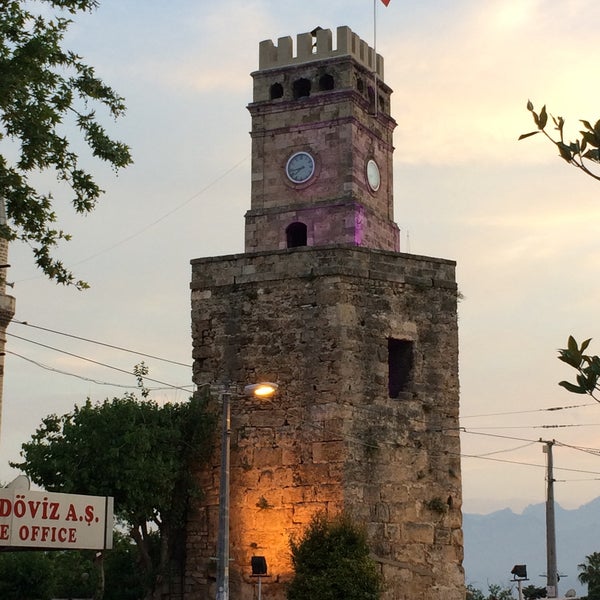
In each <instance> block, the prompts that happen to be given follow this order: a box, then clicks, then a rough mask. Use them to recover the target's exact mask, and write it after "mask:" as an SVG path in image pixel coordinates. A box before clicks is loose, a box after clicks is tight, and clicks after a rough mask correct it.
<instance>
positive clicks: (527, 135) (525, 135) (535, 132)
mask: <svg viewBox="0 0 600 600" xmlns="http://www.w3.org/2000/svg"><path fill="white" fill-rule="evenodd" d="M539 132H540V131H539V129H538V130H537V131H530V132H529V133H522V134H521V135H520V136H519V140H524V139H525V138H528V137H531V136H532V135H536V134H538V133H539Z"/></svg>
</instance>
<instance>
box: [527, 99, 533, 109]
mask: <svg viewBox="0 0 600 600" xmlns="http://www.w3.org/2000/svg"><path fill="white" fill-rule="evenodd" d="M527 110H529V111H531V112H533V104H532V102H531V100H527Z"/></svg>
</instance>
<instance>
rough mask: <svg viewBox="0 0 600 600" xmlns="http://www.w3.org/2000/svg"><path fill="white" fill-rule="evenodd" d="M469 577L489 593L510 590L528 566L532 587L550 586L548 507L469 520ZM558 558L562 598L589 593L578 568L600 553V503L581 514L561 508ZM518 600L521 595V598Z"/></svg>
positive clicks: (466, 530) (536, 506) (466, 519)
mask: <svg viewBox="0 0 600 600" xmlns="http://www.w3.org/2000/svg"><path fill="white" fill-rule="evenodd" d="M463 519H464V520H463V531H464V540H465V559H464V567H465V577H466V580H467V583H471V584H472V585H474V586H475V587H477V588H479V589H481V590H484V591H486V590H487V587H488V584H494V583H497V584H500V585H503V586H504V585H509V584H510V583H511V581H510V580H511V579H512V575H511V574H510V571H511V569H512V568H513V566H514V565H517V564H523V565H527V574H528V576H529V579H530V581H529V582H527V584H526V585H529V584H533V585H535V586H537V587H542V586H545V585H546V578H545V577H543V576H542V575H545V574H546V506H545V504H534V505H531V506H528V507H527V508H526V509H525V510H524V511H523V513H522V514H515V513H514V512H512V510H510V509H508V508H506V509H504V510H499V511H497V512H493V513H490V514H489V515H471V514H465V515H463ZM555 521H556V547H557V550H556V556H557V562H558V572H559V573H560V575H561V576H562V575H566V577H561V580H560V581H559V583H558V591H559V596H564V593H565V592H566V591H567V590H569V589H571V588H573V589H574V590H576V591H577V593H578V595H583V594H585V593H586V592H587V590H586V588H585V587H584V586H581V584H580V583H579V582H578V581H577V574H578V572H579V571H578V570H577V565H578V564H579V563H582V562H584V561H585V557H586V556H587V555H588V554H591V553H592V552H600V498H596V499H595V500H592V501H591V502H589V503H588V504H584V505H583V506H581V507H579V508H578V509H576V510H565V509H563V508H561V507H560V506H558V505H556V506H555ZM515 597H516V594H515Z"/></svg>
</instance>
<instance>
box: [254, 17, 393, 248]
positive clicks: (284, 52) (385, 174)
mask: <svg viewBox="0 0 600 600" xmlns="http://www.w3.org/2000/svg"><path fill="white" fill-rule="evenodd" d="M252 77H253V79H254V95H253V102H252V103H251V104H250V105H249V106H248V109H249V110H250V114H251V115H252V133H251V135H252V197H251V208H250V210H249V211H248V213H247V214H246V252H257V251H262V250H281V249H283V248H289V247H292V246H300V245H308V246H323V245H327V244H332V243H336V244H350V245H355V246H364V247H370V248H379V249H381V250H393V251H397V250H398V249H399V243H398V237H399V236H398V227H397V225H396V224H395V222H394V214H393V213H394V206H393V188H392V183H393V181H392V152H393V142H392V134H393V131H394V127H395V126H396V123H395V121H394V120H393V119H392V117H391V116H390V94H391V90H390V88H389V87H388V86H387V85H385V84H384V83H383V59H382V58H381V57H380V56H377V57H376V56H375V52H374V51H373V49H372V48H369V47H368V45H367V44H366V43H365V42H363V41H362V40H361V39H360V38H359V37H358V36H357V35H356V34H355V33H353V32H352V31H351V30H350V29H349V28H348V27H338V30H337V47H336V48H335V49H333V42H332V32H331V31H330V30H328V29H320V28H317V30H315V31H314V32H313V33H312V34H311V33H305V34H301V35H299V36H298V37H297V54H296V55H295V56H294V54H293V52H292V39H291V38H290V37H285V38H280V39H279V40H278V43H277V45H275V44H274V43H273V42H272V41H271V40H266V41H264V42H262V43H261V44H260V58H259V70H258V71H256V72H254V73H253V74H252Z"/></svg>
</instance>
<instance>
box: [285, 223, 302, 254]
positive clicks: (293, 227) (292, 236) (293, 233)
mask: <svg viewBox="0 0 600 600" xmlns="http://www.w3.org/2000/svg"><path fill="white" fill-rule="evenodd" d="M285 235H286V238H287V247H288V248H298V247H300V246H306V243H307V228H306V225H305V224H304V223H300V222H296V223H291V224H290V225H288V227H287V229H286V230H285Z"/></svg>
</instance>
